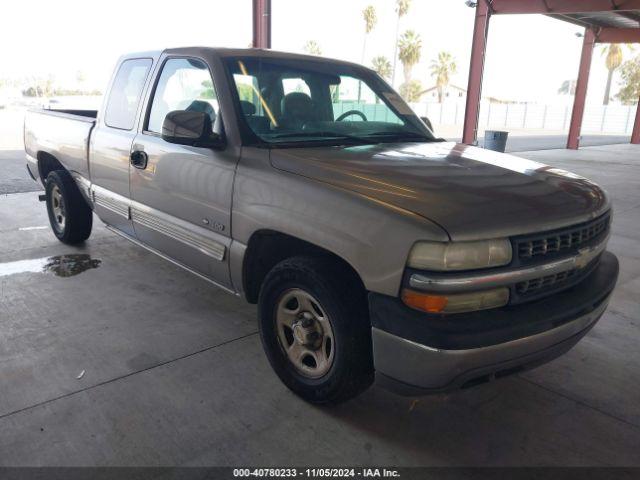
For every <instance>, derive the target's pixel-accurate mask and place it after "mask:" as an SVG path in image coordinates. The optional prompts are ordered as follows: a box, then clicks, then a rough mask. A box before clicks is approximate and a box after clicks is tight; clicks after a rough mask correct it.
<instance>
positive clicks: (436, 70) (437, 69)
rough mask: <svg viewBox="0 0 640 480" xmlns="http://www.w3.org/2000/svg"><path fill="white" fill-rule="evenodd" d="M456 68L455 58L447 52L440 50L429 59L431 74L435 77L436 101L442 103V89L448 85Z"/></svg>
mask: <svg viewBox="0 0 640 480" xmlns="http://www.w3.org/2000/svg"><path fill="white" fill-rule="evenodd" d="M457 69H458V66H457V65H456V60H455V58H453V55H451V54H450V53H449V52H440V53H438V58H437V59H436V60H432V61H431V76H432V77H435V79H436V88H437V89H438V103H442V99H443V97H444V90H445V89H446V88H447V86H449V81H450V80H451V75H453V74H455V73H456V71H457Z"/></svg>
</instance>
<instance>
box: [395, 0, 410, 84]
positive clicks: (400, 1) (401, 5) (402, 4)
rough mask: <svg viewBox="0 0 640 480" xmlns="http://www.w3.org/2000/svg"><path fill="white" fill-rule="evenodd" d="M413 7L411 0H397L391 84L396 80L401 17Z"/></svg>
mask: <svg viewBox="0 0 640 480" xmlns="http://www.w3.org/2000/svg"><path fill="white" fill-rule="evenodd" d="M410 7H411V0H396V14H397V17H396V36H395V39H394V40H395V41H394V44H393V73H392V74H391V84H392V85H395V82H396V62H397V60H398V41H399V40H400V39H399V38H398V36H399V35H400V19H401V18H402V17H404V16H405V15H406V14H407V13H409V8H410Z"/></svg>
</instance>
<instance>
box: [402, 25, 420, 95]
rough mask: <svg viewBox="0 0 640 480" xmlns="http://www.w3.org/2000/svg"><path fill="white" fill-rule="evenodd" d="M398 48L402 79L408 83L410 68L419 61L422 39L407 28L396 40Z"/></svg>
mask: <svg viewBox="0 0 640 480" xmlns="http://www.w3.org/2000/svg"><path fill="white" fill-rule="evenodd" d="M398 49H399V52H398V58H399V59H400V61H401V62H402V68H403V71H404V81H405V83H409V82H410V81H411V70H412V69H413V67H414V65H415V64H416V63H418V62H419V61H420V55H421V52H422V39H421V38H420V35H418V34H417V33H416V32H414V31H413V30H407V31H406V32H404V33H403V34H402V37H400V40H399V41H398Z"/></svg>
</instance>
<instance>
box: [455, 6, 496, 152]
mask: <svg viewBox="0 0 640 480" xmlns="http://www.w3.org/2000/svg"><path fill="white" fill-rule="evenodd" d="M490 16H491V12H490V11H489V7H488V5H487V1H486V0H478V4H477V6H476V19H475V23H474V26H473V44H472V45H471V62H470V64H469V84H468V86H467V102H466V106H465V110H464V127H463V130H462V143H466V144H468V145H475V144H476V139H477V138H478V118H479V116H480V95H481V92H482V74H483V70H484V57H485V52H486V49H487V34H488V32H489V17H490Z"/></svg>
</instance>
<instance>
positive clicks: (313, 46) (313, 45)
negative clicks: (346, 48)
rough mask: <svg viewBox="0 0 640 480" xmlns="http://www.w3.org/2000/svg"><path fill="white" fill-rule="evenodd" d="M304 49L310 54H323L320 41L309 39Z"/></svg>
mask: <svg viewBox="0 0 640 480" xmlns="http://www.w3.org/2000/svg"><path fill="white" fill-rule="evenodd" d="M303 49H304V51H305V52H307V53H308V54H309V55H322V49H321V48H320V45H319V44H318V42H316V41H315V40H309V41H308V42H307V43H305V44H304V47H303Z"/></svg>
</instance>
